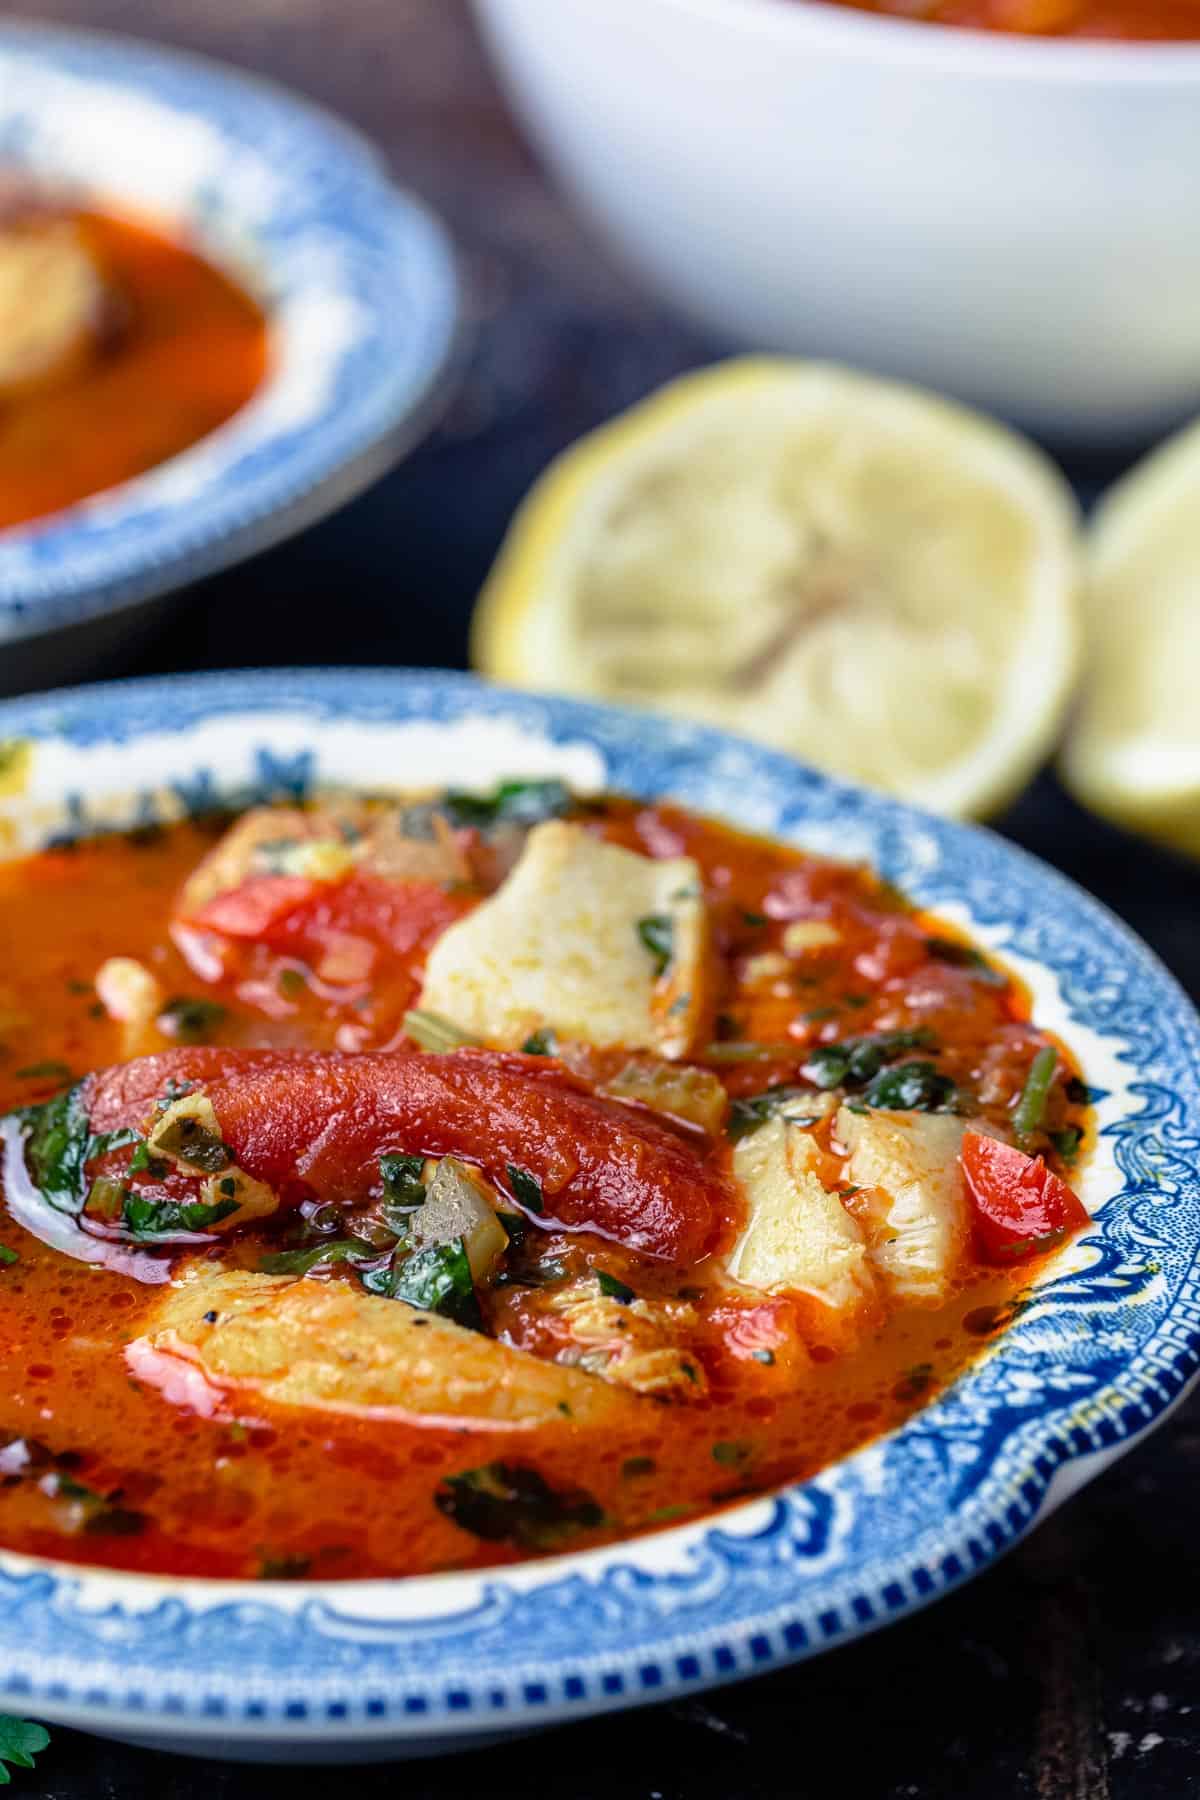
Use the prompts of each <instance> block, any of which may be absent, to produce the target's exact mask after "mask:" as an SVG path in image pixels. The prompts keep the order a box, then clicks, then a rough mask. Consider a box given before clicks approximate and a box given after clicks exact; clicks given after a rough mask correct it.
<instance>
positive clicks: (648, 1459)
mask: <svg viewBox="0 0 1200 1800" xmlns="http://www.w3.org/2000/svg"><path fill="white" fill-rule="evenodd" d="M657 1468H658V1464H657V1463H656V1462H655V1460H654V1458H653V1457H652V1456H627V1457H626V1458H625V1461H624V1462H623V1463H622V1464H621V1474H622V1476H623V1478H624V1479H625V1480H626V1481H634V1480H636V1479H637V1477H638V1476H640V1475H653V1474H654V1472H655V1470H656V1469H657Z"/></svg>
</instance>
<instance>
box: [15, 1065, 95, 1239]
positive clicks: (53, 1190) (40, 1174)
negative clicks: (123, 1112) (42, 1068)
mask: <svg viewBox="0 0 1200 1800" xmlns="http://www.w3.org/2000/svg"><path fill="white" fill-rule="evenodd" d="M17 1117H18V1119H19V1120H20V1122H21V1132H22V1135H23V1137H24V1139H25V1167H26V1169H27V1170H28V1171H29V1179H30V1180H31V1181H32V1182H33V1185H34V1186H35V1187H36V1188H37V1189H38V1190H39V1192H40V1193H41V1195H42V1198H43V1199H44V1200H47V1201H48V1202H49V1204H50V1205H51V1206H53V1207H56V1208H57V1209H58V1210H59V1211H60V1212H70V1213H77V1212H78V1211H79V1208H80V1206H81V1205H82V1203H83V1169H84V1162H85V1159H86V1157H87V1150H88V1145H89V1144H90V1142H91V1133H90V1131H89V1130H88V1121H87V1114H86V1113H85V1111H84V1109H83V1101H82V1099H81V1097H80V1089H79V1087H73V1088H69V1089H68V1090H67V1092H66V1093H65V1094H58V1095H56V1097H55V1098H54V1099H53V1100H47V1101H46V1102H45V1103H44V1104H43V1105H41V1106H27V1107H25V1108H24V1109H23V1111H21V1112H19V1113H18V1114H17Z"/></svg>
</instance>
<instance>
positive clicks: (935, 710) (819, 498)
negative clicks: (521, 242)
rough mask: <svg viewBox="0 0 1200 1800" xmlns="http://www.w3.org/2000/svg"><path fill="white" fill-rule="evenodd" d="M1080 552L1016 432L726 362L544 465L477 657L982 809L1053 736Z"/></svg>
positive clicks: (498, 667) (507, 546) (1048, 471)
mask: <svg viewBox="0 0 1200 1800" xmlns="http://www.w3.org/2000/svg"><path fill="white" fill-rule="evenodd" d="M1077 557H1078V552H1077V514H1076V508H1075V503H1074V500H1073V498H1072V496H1071V494H1070V491H1069V489H1068V488H1067V487H1066V484H1065V483H1064V482H1063V480H1062V478H1061V477H1060V476H1059V475H1058V474H1057V472H1056V471H1055V469H1054V468H1053V466H1052V465H1051V464H1050V463H1049V462H1047V461H1046V459H1045V458H1044V457H1043V456H1041V454H1040V453H1039V452H1038V451H1037V450H1035V449H1034V447H1033V446H1032V445H1031V444H1029V443H1027V442H1026V441H1025V440H1024V439H1022V438H1020V437H1017V436H1016V435H1014V434H1013V433H1012V432H1010V431H1007V430H1005V429H1003V428H1002V427H1001V426H999V425H996V424H993V423H992V422H990V421H989V420H987V419H984V418H981V417H980V416H978V415H977V414H974V413H971V412H968V411H966V410H965V409H963V408H962V407H959V406H955V405H952V404H950V403H949V402H947V401H944V400H940V399H936V398H935V397H933V396H932V395H929V394H926V393H922V392H919V391H918V390H916V389H913V388H907V387H901V386H898V385H895V384H893V383H891V382H885V381H877V380H874V379H872V378H870V377H868V376H865V375H858V374H854V373H851V372H850V371H849V370H846V369H842V368H837V367H833V366H829V365H824V364H818V363H802V362H791V361H786V360H774V359H760V358H750V359H743V360H735V361H731V362H726V363H721V364H718V365H717V366H716V367H714V368H711V369H707V370H704V371H702V372H701V373H699V374H696V375H689V376H686V377H684V378H683V379H682V380H680V381H676V382H674V383H672V384H671V385H670V386H668V387H666V388H664V389H663V390H662V391H661V392H659V393H658V394H656V395H654V396H653V397H652V398H651V399H649V400H648V401H645V402H643V403H642V404H641V405H639V406H636V407H634V408H633V409H632V410H631V411H630V412H627V413H625V414H624V415H623V416H622V417H620V418H618V419H617V420H615V421H614V422H613V423H612V424H610V425H606V426H604V427H602V428H601V429H600V430H598V431H596V432H593V433H592V434H591V435H590V436H588V437H586V438H584V439H582V440H581V441H580V442H579V443H578V444H576V445H575V446H573V447H572V448H571V449H569V450H568V451H566V452H565V453H564V454H563V455H562V456H560V457H559V458H558V460H557V461H556V462H554V463H553V464H551V466H550V468H549V470H548V471H547V472H546V474H544V475H543V476H542V478H541V479H540V480H539V482H538V483H537V485H536V486H535V487H534V489H533V490H532V492H531V493H530V495H529V496H528V498H527V499H526V501H525V502H524V504H523V505H522V507H521V509H520V510H519V512H518V514H517V516H516V518H515V520H514V521H513V524H512V526H511V528H510V530H509V533H508V537H507V539H506V541H505V543H504V545H503V547H502V549H501V552H500V555H499V557H498V559H497V561H496V564H495V566H494V568H493V570H492V572H491V574H490V576H489V578H488V581H487V583H486V586H485V588H484V591H483V593H482V595H481V597H480V602H479V606H478V610H477V612H476V616H475V620H474V625H473V633H472V654H473V658H474V661H475V663H476V666H477V667H478V668H480V669H481V670H482V671H483V672H484V673H485V674H487V675H490V676H492V677H493V678H495V679H497V680H501V681H508V682H512V683H515V684H517V685H519V686H525V687H533V688H538V689H546V690H557V691H559V692H568V693H575V694H587V695H592V696H596V697H603V698H608V699H615V700H621V701H625V702H631V703H634V704H640V705H644V706H649V707H656V708H661V709H665V710H667V711H670V712H674V713H680V714H683V715H685V716H689V717H693V718H698V719H702V720H707V721H709V722H711V723H714V724H718V725H721V726H724V727H726V728H727V729H730V730H733V731H739V732H744V733H747V734H749V735H751V736H754V737H758V738H760V739H763V740H765V741H766V742H768V743H772V744H777V745H780V746H782V747H783V748H785V749H787V750H790V751H793V752H794V753H795V754H797V755H799V756H802V757H804V758H806V759H807V760H808V761H810V762H813V763H816V764H818V765H819V766H822V767H824V768H827V769H832V770H835V771H837V772H840V773H843V774H847V775H850V776H852V777H855V778H857V779H858V780H861V781H866V782H869V783H872V784H874V785H876V786H879V787H884V788H888V789H890V790H892V791H893V792H896V793H899V794H903V795H905V796H907V797H909V798H911V799H914V800H917V801H919V802H921V803H922V804H924V805H927V806H932V807H935V808H938V809H940V810H942V811H944V812H947V813H956V814H973V813H982V812H985V811H988V810H990V809H992V808H994V807H996V806H998V805H1000V804H1001V803H1002V802H1003V801H1004V800H1006V799H1007V798H1009V797H1010V796H1011V795H1012V794H1013V793H1015V792H1016V791H1017V790H1018V789H1019V788H1020V787H1021V786H1022V784H1023V783H1024V781H1025V780H1026V779H1027V778H1028V776H1029V774H1030V773H1031V772H1032V771H1033V769H1034V768H1035V767H1036V766H1037V764H1038V763H1039V762H1040V761H1041V760H1042V758H1043V757H1044V756H1045V755H1046V753H1047V751H1048V750H1049V749H1050V747H1051V744H1052V742H1053V740H1054V738H1055V736H1056V733H1057V731H1058V727H1059V724H1060V721H1061V717H1062V712H1063V708H1064V704H1065V702H1066V700H1067V697H1068V695H1069V692H1070V689H1071V685H1072V681H1073V679H1074V675H1075V670H1076V660H1077V643H1078V634H1077V619H1076V589H1077V574H1078V569H1077Z"/></svg>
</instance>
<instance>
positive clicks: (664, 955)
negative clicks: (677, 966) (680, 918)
mask: <svg viewBox="0 0 1200 1800" xmlns="http://www.w3.org/2000/svg"><path fill="white" fill-rule="evenodd" d="M637 934H638V937H639V938H640V939H641V941H642V943H643V944H644V945H645V947H646V949H647V950H648V951H649V952H650V954H651V956H652V957H653V958H654V973H655V974H656V975H661V974H662V973H663V972H664V970H665V969H666V967H667V964H668V963H669V962H670V960H671V957H672V956H673V954H674V951H675V922H674V920H673V919H672V918H671V915H670V914H669V913H647V914H646V916H645V918H644V919H639V920H638V922H637Z"/></svg>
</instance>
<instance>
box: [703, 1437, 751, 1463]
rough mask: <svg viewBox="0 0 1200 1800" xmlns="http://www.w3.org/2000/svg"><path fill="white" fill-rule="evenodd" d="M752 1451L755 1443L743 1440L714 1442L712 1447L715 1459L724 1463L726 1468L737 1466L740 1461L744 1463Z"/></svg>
mask: <svg viewBox="0 0 1200 1800" xmlns="http://www.w3.org/2000/svg"><path fill="white" fill-rule="evenodd" d="M752 1451H753V1445H751V1444H747V1443H745V1442H742V1441H741V1440H738V1441H731V1442H725V1443H719V1444H714V1445H713V1447H712V1454H713V1461H714V1462H719V1463H721V1464H723V1465H724V1467H726V1468H736V1467H737V1466H738V1464H739V1463H744V1462H746V1461H747V1460H748V1459H749V1457H750V1455H751V1454H752Z"/></svg>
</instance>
